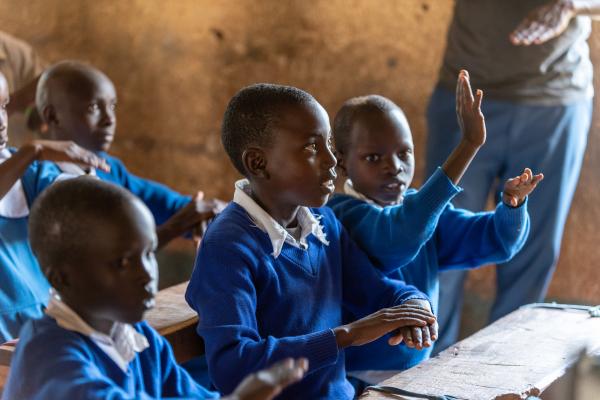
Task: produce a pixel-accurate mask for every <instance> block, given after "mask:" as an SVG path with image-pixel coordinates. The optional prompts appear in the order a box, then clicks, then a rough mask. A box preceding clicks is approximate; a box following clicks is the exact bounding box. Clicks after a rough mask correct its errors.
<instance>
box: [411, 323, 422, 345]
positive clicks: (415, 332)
mask: <svg viewBox="0 0 600 400" xmlns="http://www.w3.org/2000/svg"><path fill="white" fill-rule="evenodd" d="M412 337H413V344H414V345H415V347H416V348H417V349H419V350H420V349H422V348H423V335H422V334H421V328H419V327H413V328H412Z"/></svg>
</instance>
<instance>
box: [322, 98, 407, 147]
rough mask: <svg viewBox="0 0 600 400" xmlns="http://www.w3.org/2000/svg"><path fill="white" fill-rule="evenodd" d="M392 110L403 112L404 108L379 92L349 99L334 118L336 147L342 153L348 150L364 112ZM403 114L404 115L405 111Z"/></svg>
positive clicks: (386, 111)
mask: <svg viewBox="0 0 600 400" xmlns="http://www.w3.org/2000/svg"><path fill="white" fill-rule="evenodd" d="M390 111H400V112H401V113H402V109H401V108H400V107H398V106H397V105H396V103H394V102H393V101H392V100H390V99H388V98H387V97H383V96H380V95H377V94H371V95H368V96H360V97H353V98H351V99H350V100H347V101H346V102H345V103H344V104H343V105H342V107H341V108H340V109H339V111H338V112H337V113H336V114H335V118H334V120H333V140H334V142H335V149H336V150H337V151H338V152H340V153H342V154H343V153H345V152H346V151H347V150H348V146H350V140H351V138H350V133H351V132H352V126H353V124H354V123H355V121H356V119H357V117H359V116H360V115H362V114H363V113H372V112H377V113H388V112H390ZM402 114H403V115H404V113H402Z"/></svg>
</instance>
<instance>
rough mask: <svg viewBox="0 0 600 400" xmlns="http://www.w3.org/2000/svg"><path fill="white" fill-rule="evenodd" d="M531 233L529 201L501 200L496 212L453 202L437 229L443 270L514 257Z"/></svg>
mask: <svg viewBox="0 0 600 400" xmlns="http://www.w3.org/2000/svg"><path fill="white" fill-rule="evenodd" d="M528 235H529V214H528V213H527V200H525V202H524V203H523V204H522V205H521V206H520V207H517V208H512V207H509V206H506V205H505V204H504V203H502V202H500V203H499V204H498V206H497V207H496V210H495V211H493V212H478V213H473V212H471V211H468V210H464V209H456V208H454V207H453V206H452V205H449V206H448V207H447V209H446V210H445V211H444V213H443V214H442V216H441V218H440V223H439V225H438V230H437V232H436V239H437V240H436V243H437V249H438V262H439V268H440V270H447V269H464V268H475V267H479V266H481V265H483V264H487V263H499V262H505V261H508V260H510V259H511V258H512V257H513V256H514V255H515V254H517V252H518V251H519V250H521V248H522V247H523V245H524V244H525V241H526V240H527V236H528Z"/></svg>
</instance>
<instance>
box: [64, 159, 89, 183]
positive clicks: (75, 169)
mask: <svg viewBox="0 0 600 400" xmlns="http://www.w3.org/2000/svg"><path fill="white" fill-rule="evenodd" d="M56 165H58V168H59V169H60V170H61V171H62V172H63V174H64V175H66V176H65V177H64V178H68V177H69V175H73V176H72V177H76V176H81V175H90V176H96V169H95V168H92V167H89V169H87V170H86V169H83V168H82V167H81V165H79V164H75V163H72V162H68V161H60V162H57V163H56ZM64 178H63V179H64Z"/></svg>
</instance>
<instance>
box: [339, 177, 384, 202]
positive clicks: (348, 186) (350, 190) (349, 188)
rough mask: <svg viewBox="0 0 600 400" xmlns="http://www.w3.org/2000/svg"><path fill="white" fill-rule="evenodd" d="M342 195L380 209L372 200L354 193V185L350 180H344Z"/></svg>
mask: <svg viewBox="0 0 600 400" xmlns="http://www.w3.org/2000/svg"><path fill="white" fill-rule="evenodd" d="M344 193H346V194H347V195H348V196H351V197H354V198H356V199H359V200H362V201H364V202H365V203H368V204H371V205H374V206H377V207H381V206H380V205H379V204H377V203H375V202H374V201H373V200H371V199H370V198H368V197H367V196H365V195H364V194H362V193H360V192H358V191H356V189H354V185H353V184H352V181H351V180H350V179H346V182H344Z"/></svg>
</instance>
